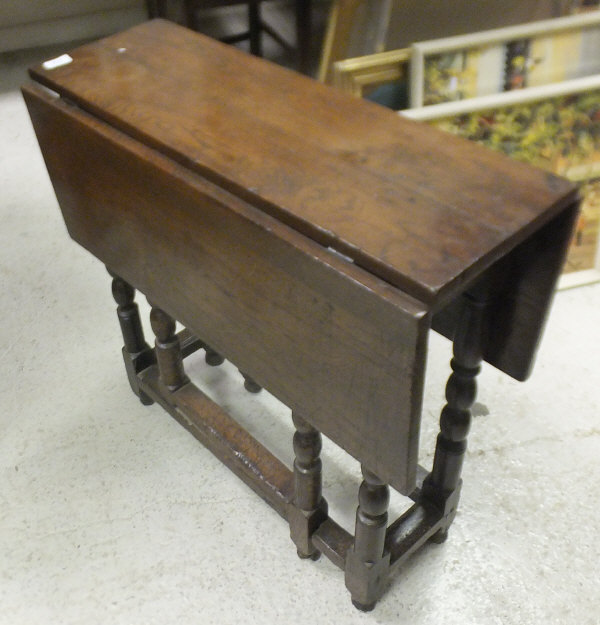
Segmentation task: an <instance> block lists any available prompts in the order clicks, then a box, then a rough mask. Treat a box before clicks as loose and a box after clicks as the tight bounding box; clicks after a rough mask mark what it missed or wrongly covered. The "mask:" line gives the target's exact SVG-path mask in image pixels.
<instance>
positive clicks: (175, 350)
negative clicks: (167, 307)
mask: <svg viewBox="0 0 600 625" xmlns="http://www.w3.org/2000/svg"><path fill="white" fill-rule="evenodd" d="M151 305H152V304H151ZM150 324H151V325H152V330H153V331H154V334H155V335H156V343H155V345H156V350H155V351H156V362H157V364H158V371H159V374H160V380H161V382H162V383H163V384H164V385H165V386H166V387H167V388H168V389H169V391H175V390H177V389H178V388H180V387H181V386H183V385H184V384H187V383H188V382H189V378H188V377H187V376H186V374H185V372H184V370H183V357H182V354H181V346H180V344H179V339H178V338H177V335H176V334H175V320H174V319H173V318H172V317H170V316H169V315H168V314H167V313H166V312H165V311H164V310H162V309H160V308H157V307H156V306H153V305H152V310H151V312H150Z"/></svg>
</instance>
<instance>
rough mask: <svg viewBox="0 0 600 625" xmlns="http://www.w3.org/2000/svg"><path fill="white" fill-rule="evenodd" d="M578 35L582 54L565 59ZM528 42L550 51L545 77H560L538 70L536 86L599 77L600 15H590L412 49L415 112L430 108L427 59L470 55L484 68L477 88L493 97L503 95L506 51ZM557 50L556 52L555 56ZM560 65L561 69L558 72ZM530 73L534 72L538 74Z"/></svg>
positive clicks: (591, 13) (425, 42)
mask: <svg viewBox="0 0 600 625" xmlns="http://www.w3.org/2000/svg"><path fill="white" fill-rule="evenodd" d="M595 27H597V28H595ZM586 31H588V32H590V33H592V34H591V36H588V37H587V38H583V39H581V37H583V35H584V34H586ZM596 31H597V32H596ZM578 35H580V36H581V37H580V45H581V46H583V47H582V49H580V50H577V51H575V50H573V52H572V55H569V54H566V55H565V46H566V47H569V45H571V47H572V44H569V43H568V37H569V36H572V37H577V36H578ZM565 38H567V40H566V41H565ZM528 40H531V41H534V42H535V45H536V46H538V47H539V48H540V49H541V50H544V49H548V50H549V52H548V60H547V61H545V60H544V63H543V65H542V66H543V67H544V68H545V69H544V72H548V71H552V72H554V73H555V74H556V75H557V78H556V79H552V77H549V78H547V77H546V76H545V74H544V72H542V70H541V69H539V68H534V69H536V72H537V78H536V81H535V82H536V85H540V84H542V83H543V82H562V81H564V80H565V79H572V78H578V77H582V76H585V75H593V74H596V73H600V11H589V12H586V13H581V14H577V15H570V16H568V17H561V18H554V19H548V20H541V21H537V22H531V23H528V24H520V25H517V26H509V27H506V28H498V29H494V30H488V31H482V32H478V33H473V34H470V35H460V36H456V37H448V38H444V39H436V40H431V41H424V42H419V43H415V44H413V46H412V48H411V65H410V72H411V82H410V105H411V107H412V108H420V107H422V106H423V105H424V104H425V103H426V102H427V99H426V97H425V89H426V85H425V77H426V76H425V74H426V63H427V60H428V59H431V58H432V57H439V56H441V55H444V56H447V57H448V59H452V58H453V57H455V58H459V57H460V55H463V58H465V57H466V55H468V54H472V55H477V57H478V58H477V61H475V62H476V63H481V64H482V69H481V71H480V72H478V78H476V79H475V80H481V82H482V84H479V83H478V85H477V87H476V88H477V89H478V95H481V94H489V95H491V94H492V93H497V92H501V91H503V90H504V84H503V80H504V78H505V73H506V67H503V63H505V62H506V46H507V45H511V44H513V43H516V42H520V41H528ZM588 40H589V41H588ZM553 44H554V45H555V47H556V50H553ZM586 46H587V50H586ZM503 55H504V56H503ZM542 56H544V54H543V53H542ZM479 57H480V58H479ZM565 57H567V58H565ZM557 59H559V62H557ZM563 59H565V60H563ZM557 65H560V66H561V67H560V68H557ZM563 65H564V66H563ZM528 71H530V72H533V69H529V70H528ZM496 74H498V75H496ZM469 97H470V96H469Z"/></svg>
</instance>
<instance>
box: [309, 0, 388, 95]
mask: <svg viewBox="0 0 600 625" xmlns="http://www.w3.org/2000/svg"><path fill="white" fill-rule="evenodd" d="M392 3H393V0H334V1H333V4H332V5H331V11H330V14H329V20H328V22H327V30H326V32H325V41H324V43H323V51H322V53H321V62H320V65H319V72H318V79H319V80H320V81H321V82H325V83H331V82H332V68H333V63H335V62H336V61H340V60H342V59H348V58H353V57H358V56H364V55H368V54H375V53H377V52H383V51H384V49H385V37H386V33H387V28H388V22H389V17H390V12H391V9H392Z"/></svg>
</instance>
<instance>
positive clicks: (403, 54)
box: [332, 48, 410, 98]
mask: <svg viewBox="0 0 600 625" xmlns="http://www.w3.org/2000/svg"><path fill="white" fill-rule="evenodd" d="M409 63H410V48H402V49H401V50H390V51H389V52H379V53H377V54H369V55H366V56H360V57H357V58H353V59H345V60H343V61H336V62H335V63H334V64H333V72H332V83H333V85H334V87H337V88H338V89H341V90H342V91H345V92H346V93H349V94H350V95H353V96H354V97H357V98H362V97H364V96H365V95H366V92H367V91H368V90H369V89H371V88H375V87H378V86H381V85H385V84H388V83H394V82H398V81H400V80H407V79H408V74H409Z"/></svg>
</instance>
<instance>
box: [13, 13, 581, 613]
mask: <svg viewBox="0 0 600 625" xmlns="http://www.w3.org/2000/svg"><path fill="white" fill-rule="evenodd" d="M70 55H71V57H70V58H72V61H71V62H68V63H67V64H62V65H61V64H59V65H58V66H56V64H55V65H54V66H53V65H52V64H51V65H50V67H53V68H52V69H49V68H48V66H46V67H44V66H39V67H35V68H33V69H32V70H31V76H32V78H33V79H34V81H35V82H34V83H31V84H29V85H27V86H25V87H24V95H25V99H26V102H27V105H28V108H29V111H30V114H31V118H32V121H33V125H34V127H35V131H36V134H37V137H38V140H39V143H40V146H41V149H42V152H43V154H44V158H45V161H46V164H47V167H48V171H49V173H50V177H51V179H52V182H53V185H54V188H55V191H56V194H57V197H58V200H59V204H60V206H61V210H62V212H63V215H64V218H65V222H66V224H67V227H68V230H69V233H70V235H71V236H72V237H73V239H74V240H76V241H77V242H79V243H80V244H81V245H82V246H84V247H85V248H86V249H88V250H89V251H90V252H91V253H92V254H94V255H95V256H96V257H98V258H99V259H100V260H101V261H102V262H103V263H105V264H106V265H107V267H108V268H109V270H110V272H111V274H112V276H113V294H114V296H115V300H116V302H117V304H118V317H119V321H120V324H121V328H122V331H123V337H124V344H125V345H124V349H123V355H124V358H125V363H126V367H127V371H128V374H129V380H130V383H131V386H132V388H133V390H134V391H135V392H136V393H137V394H138V395H139V396H140V398H141V400H142V401H143V402H144V403H149V402H152V401H154V402H157V403H159V404H160V405H161V406H163V407H164V408H165V409H166V410H167V411H168V412H169V413H170V414H172V415H173V417H174V418H175V419H177V420H178V421H179V422H180V423H181V424H182V425H184V426H185V427H186V428H188V429H189V430H190V431H191V432H192V433H193V434H194V435H195V436H196V437H197V438H198V439H199V440H201V441H202V442H203V443H204V444H205V445H206V446H207V447H208V448H209V449H210V450H211V451H212V452H213V453H215V454H216V455H217V456H218V457H219V458H220V459H221V460H222V461H223V462H224V463H225V464H226V465H227V466H229V468H231V469H232V470H233V471H234V472H235V473H236V474H237V475H239V476H240V477H241V478H242V479H243V480H244V481H245V482H246V483H247V484H248V485H249V486H250V487H251V488H253V489H254V490H255V491H256V492H257V493H258V494H259V495H260V496H261V497H263V498H264V499H265V501H267V502H268V503H269V504H270V505H271V506H273V507H274V509H275V510H277V511H278V512H279V514H280V515H281V516H282V517H284V518H285V519H286V520H287V521H288V522H289V525H290V533H291V537H292V540H293V541H294V543H295V546H296V549H297V550H298V553H299V555H300V556H301V557H307V558H316V557H318V556H319V554H321V553H322V554H325V555H326V556H327V557H328V558H329V559H330V560H331V561H332V562H333V563H335V564H336V565H337V566H339V567H341V568H342V569H343V570H344V571H345V578H346V585H347V587H348V589H349V590H350V593H351V596H352V600H353V602H354V604H355V605H356V606H357V607H359V608H360V609H363V610H367V609H371V608H372V607H373V606H374V605H375V602H376V601H377V600H378V598H379V597H380V595H381V593H382V592H383V591H384V589H385V587H386V583H387V580H388V578H389V575H390V573H391V571H392V570H393V569H394V568H396V567H397V566H399V565H400V564H401V563H402V562H404V561H405V560H406V558H407V557H409V556H410V555H411V554H412V553H414V552H415V551H416V550H417V549H418V548H419V547H420V546H422V545H423V544H424V543H426V542H427V541H429V540H432V541H434V542H439V541H441V540H444V539H445V538H446V535H447V531H448V527H449V526H450V524H451V522H452V520H453V518H454V516H455V514H456V508H457V503H458V497H459V492H460V485H461V480H460V473H461V465H462V461H463V458H464V453H465V449H466V437H467V432H468V429H469V423H470V406H471V405H472V403H473V401H474V399H475V388H476V383H475V378H476V375H477V373H478V371H479V367H480V362H481V361H482V360H486V361H487V362H488V363H491V364H492V365H494V366H495V367H498V368H499V369H500V370H502V371H504V372H505V373H506V374H508V375H510V376H512V377H514V378H517V379H519V380H523V379H525V378H526V377H527V376H528V374H529V372H530V369H531V366H532V363H533V358H534V354H535V350H536V347H537V344H538V342H539V339H540V335H541V332H542V328H543V325H544V320H545V318H546V315H547V312H548V307H549V304H550V300H551V297H552V292H553V289H554V285H555V282H556V279H557V276H558V274H559V273H560V268H561V263H562V261H563V257H564V252H565V248H566V245H567V242H568V240H569V237H570V234H571V230H572V226H573V222H574V219H575V217H576V213H577V206H578V196H577V192H576V190H575V189H574V187H573V186H572V185H571V184H570V183H568V182H566V181H564V180H562V179H560V178H557V177H555V176H552V175H550V174H548V173H546V172H542V171H540V170H537V169H534V168H532V167H530V166H527V165H523V164H517V163H514V162H513V161H511V160H510V159H508V158H506V157H504V156H501V155H498V154H495V153H493V152H491V151H489V150H486V149H484V148H482V147H480V146H477V145H474V144H472V143H470V142H468V141H464V140H461V139H459V138H456V137H453V136H450V135H446V134H443V133H440V132H439V131H437V130H435V129H433V128H430V127H428V126H426V125H422V124H419V123H415V122H413V121H410V120H407V119H402V118H400V117H399V116H397V115H396V114H394V113H393V112H391V111H388V110H385V109H383V108H382V107H379V106H376V105H373V104H370V103H368V102H364V101H359V100H355V99H352V98H349V97H347V96H346V95H344V94H342V93H339V92H337V91H335V90H333V89H331V88H328V87H326V86H324V85H322V84H319V83H317V82H314V81H312V80H310V79H308V78H305V77H303V76H300V75H298V74H296V73H294V72H290V71H287V70H283V69H281V68H278V67H276V66H273V65H271V64H269V63H266V62H264V61H262V60H261V59H257V58H255V57H252V56H249V55H246V54H243V53H241V52H239V51H237V50H235V49H233V48H230V47H226V46H223V45H222V44H220V43H219V42H215V41H212V40H210V39H207V38H205V37H203V36H200V35H198V34H196V33H192V32H191V31H189V30H187V29H183V28H180V27H178V26H175V25H173V24H170V23H168V22H164V21H161V20H154V21H152V22H148V23H146V24H144V25H142V26H139V27H136V28H133V29H131V30H129V31H127V32H124V33H121V34H119V35H116V36H114V37H110V38H107V39H105V40H102V41H100V42H97V43H94V44H90V45H86V46H83V47H81V48H78V49H76V50H74V51H72V52H71V53H70ZM181 85H185V89H182V88H181ZM135 289H138V290H139V291H140V292H142V293H144V294H145V295H146V296H147V297H148V298H149V300H150V302H151V305H152V314H151V322H152V328H153V330H154V333H155V334H156V342H155V347H154V348H151V347H150V346H149V345H148V344H147V343H146V341H145V339H144V336H143V332H142V329H141V324H140V320H139V315H138V312H137V308H136V305H135V303H134V293H135ZM175 320H178V321H180V322H181V323H182V324H183V325H184V326H185V328H186V330H184V331H182V332H181V333H179V334H176V333H175ZM430 328H433V329H436V330H437V331H439V332H441V333H442V334H444V335H445V336H447V337H449V338H451V339H453V340H454V359H453V361H452V370H453V372H452V375H451V376H450V379H449V382H448V386H447V393H446V394H447V402H448V403H447V405H446V406H445V407H444V409H443V411H442V416H441V421H440V427H441V431H440V434H439V437H438V439H437V444H436V451H435V459H434V463H433V467H432V470H431V471H430V472H426V471H424V470H421V469H420V468H419V466H418V462H417V460H418V458H417V449H418V433H419V424H420V419H421V400H422V393H423V380H424V368H425V360H426V352H427V336H428V333H429V330H430ZM201 348H204V349H206V350H207V357H208V360H209V361H210V362H211V363H212V364H218V363H219V362H220V361H221V360H222V358H223V357H225V358H227V359H229V360H231V362H233V363H235V365H236V366H237V367H239V368H240V370H241V371H243V372H244V374H245V377H246V382H247V387H249V388H250V389H251V390H253V391H256V390H258V388H259V387H264V388H266V389H268V390H269V391H271V392H272V393H273V394H274V395H275V396H276V397H278V398H279V399H281V400H282V401H283V402H284V403H285V404H287V405H288V406H289V407H290V408H291V410H292V418H293V421H294V424H295V428H296V434H295V436H294V450H295V456H296V460H295V463H294V467H293V469H292V470H290V469H289V468H287V467H286V466H284V465H283V464H282V462H281V461H280V460H278V459H277V458H276V457H275V456H274V455H273V454H272V453H271V452H270V451H269V450H268V449H266V448H265V447H264V446H262V445H261V444H260V443H258V442H257V441H256V440H255V439H254V438H253V437H252V436H250V435H249V434H248V433H247V432H246V431H245V430H244V429H243V428H242V427H241V426H240V425H238V424H237V423H236V422H235V421H234V420H233V419H231V418H230V417H229V416H228V415H227V414H225V412H224V411H223V410H222V409H221V408H220V407H219V406H217V405H216V404H214V403H213V402H212V401H211V400H209V399H208V398H207V397H206V396H205V395H204V394H203V393H202V392H201V391H200V390H199V389H198V388H197V387H196V386H195V385H194V384H193V383H192V382H190V381H189V379H188V377H187V376H186V373H185V368H184V365H183V360H184V358H185V357H186V356H188V355H189V354H190V353H191V352H193V351H195V350H198V349H201ZM321 433H322V434H324V435H326V436H328V437H329V438H331V439H332V440H333V441H335V442H336V443H337V444H338V445H340V446H341V447H342V448H343V449H345V450H346V451H347V452H348V453H349V454H351V455H352V456H353V457H354V458H355V459H356V460H357V462H358V463H360V464H361V465H362V472H363V478H364V479H363V483H362V485H361V487H360V491H359V495H358V508H357V514H356V527H355V533H354V535H351V534H349V533H348V532H347V531H346V530H344V529H343V528H342V527H340V526H339V525H338V524H337V523H336V522H335V521H334V520H333V519H332V518H331V517H330V516H329V513H328V506H327V502H326V500H325V499H324V496H323V493H322V487H321V483H322V478H321V464H320V459H319V454H320V436H321ZM423 474H425V475H426V477H425V479H424V480H423V479H422V478H423ZM389 486H392V487H393V488H395V489H396V490H398V491H399V492H400V493H403V494H406V495H408V496H410V497H412V498H413V499H414V502H415V503H414V505H413V506H412V508H410V509H409V510H408V511H407V512H406V513H405V514H403V515H402V516H401V517H400V518H399V519H396V520H394V521H393V522H392V523H391V524H388V519H387V502H388V497H389Z"/></svg>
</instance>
